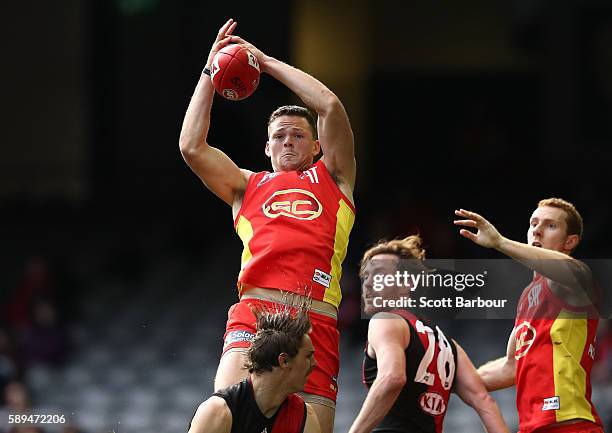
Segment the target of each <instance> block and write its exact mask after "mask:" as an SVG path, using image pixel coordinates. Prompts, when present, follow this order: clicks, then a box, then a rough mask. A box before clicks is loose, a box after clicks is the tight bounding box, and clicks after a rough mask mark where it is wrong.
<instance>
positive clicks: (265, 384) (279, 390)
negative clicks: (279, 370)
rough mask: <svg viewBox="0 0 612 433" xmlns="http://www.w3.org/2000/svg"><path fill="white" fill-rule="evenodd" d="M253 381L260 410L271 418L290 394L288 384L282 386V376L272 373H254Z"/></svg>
mask: <svg viewBox="0 0 612 433" xmlns="http://www.w3.org/2000/svg"><path fill="white" fill-rule="evenodd" d="M251 382H252V384H253V393H254V394H255V402H256V403H257V406H258V407H259V410H260V411H261V413H262V414H264V416H266V417H268V418H271V417H272V416H273V415H274V414H275V413H276V411H277V410H278V408H279V407H280V405H281V404H282V403H283V401H285V399H286V398H287V396H288V395H289V393H288V392H286V391H285V389H286V386H282V378H281V377H278V376H277V375H275V374H272V373H263V374H260V375H258V374H252V375H251Z"/></svg>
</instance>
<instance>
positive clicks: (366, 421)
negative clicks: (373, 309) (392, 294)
mask: <svg viewBox="0 0 612 433" xmlns="http://www.w3.org/2000/svg"><path fill="white" fill-rule="evenodd" d="M385 316H386V317H385ZM409 342H410V330H409V329H408V326H407V324H406V321H405V320H404V319H402V318H399V317H398V316H397V315H394V314H388V313H378V314H376V315H374V317H372V319H371V320H370V325H369V328H368V344H369V345H370V346H372V348H373V349H374V352H375V353H376V363H377V366H378V374H377V376H376V379H375V380H374V383H373V384H372V386H371V387H370V390H369V391H368V395H367V396H366V399H365V401H364V402H363V406H362V407H361V410H360V411H359V414H358V415H357V418H355V421H354V422H353V425H352V426H351V429H350V430H349V432H350V433H368V432H371V431H372V429H373V428H374V427H375V426H376V425H377V424H378V423H380V421H381V420H382V419H383V418H384V417H385V416H386V415H387V413H388V412H389V410H390V409H391V407H392V406H393V404H394V403H395V400H397V397H398V396H399V394H400V392H401V390H402V388H403V387H404V385H405V384H406V355H405V353H404V351H405V350H406V347H407V346H408V343H409Z"/></svg>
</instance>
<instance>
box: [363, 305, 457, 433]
mask: <svg viewBox="0 0 612 433" xmlns="http://www.w3.org/2000/svg"><path fill="white" fill-rule="evenodd" d="M392 313H394V314H397V315H399V316H402V317H403V318H404V319H405V320H406V322H407V323H408V327H409V329H410V343H409V344H408V347H406V350H405V351H404V354H405V356H406V384H405V385H404V388H403V389H402V390H401V392H400V394H399V396H398V397H397V400H396V401H395V403H394V404H393V406H392V407H391V410H390V411H389V413H388V414H387V415H386V416H385V418H384V419H383V420H382V421H381V422H380V424H379V425H378V426H376V428H374V430H373V431H374V432H410V433H441V432H442V423H443V421H444V415H446V408H447V406H448V400H449V398H450V392H451V388H452V386H453V383H454V380H455V367H456V360H457V348H456V346H455V344H454V342H452V340H451V341H449V340H448V339H447V338H446V337H445V335H444V333H443V332H442V331H441V330H440V328H439V327H437V326H435V325H434V324H431V323H429V322H427V321H425V320H424V319H420V318H419V317H417V316H415V315H414V314H412V313H409V312H407V311H404V310H402V311H393V312H392ZM372 320H385V319H372ZM377 374H378V366H377V364H376V359H373V358H370V357H369V356H368V353H367V345H366V350H365V356H364V361H363V383H364V384H365V385H366V387H367V388H368V389H369V388H370V387H371V386H372V383H373V382H374V380H375V379H376V375H377Z"/></svg>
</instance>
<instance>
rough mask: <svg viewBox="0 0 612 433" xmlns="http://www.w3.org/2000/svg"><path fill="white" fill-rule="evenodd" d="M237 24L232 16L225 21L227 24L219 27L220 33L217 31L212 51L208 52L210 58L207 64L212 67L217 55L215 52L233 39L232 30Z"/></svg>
mask: <svg viewBox="0 0 612 433" xmlns="http://www.w3.org/2000/svg"><path fill="white" fill-rule="evenodd" d="M237 25H238V23H237V22H236V21H234V20H233V19H232V18H230V19H229V20H227V21H226V22H225V24H223V25H222V26H221V28H220V29H219V33H217V37H216V39H215V42H214V43H213V45H212V48H211V49H210V53H209V54H208V60H207V62H206V65H207V66H208V67H210V65H211V63H212V60H213V57H215V54H217V53H218V52H219V50H221V49H222V48H224V47H226V46H227V45H229V43H230V42H231V40H232V32H233V31H234V29H235V28H236V26H237Z"/></svg>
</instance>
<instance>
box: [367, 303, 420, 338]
mask: <svg viewBox="0 0 612 433" xmlns="http://www.w3.org/2000/svg"><path fill="white" fill-rule="evenodd" d="M409 334H410V327H409V325H408V323H407V322H406V319H405V318H404V317H402V316H401V315H399V314H397V313H391V312H387V311H381V312H378V313H376V314H374V316H372V318H371V319H370V323H369V325H368V341H370V343H371V344H373V345H376V344H377V343H378V344H380V343H385V342H387V343H391V342H393V341H395V340H398V341H400V342H402V343H407V339H408V338H409V337H410V335H409Z"/></svg>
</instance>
